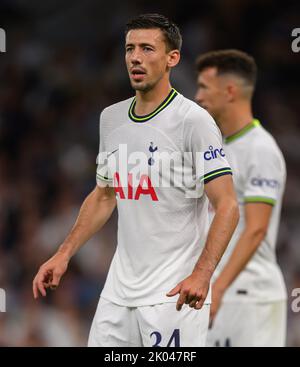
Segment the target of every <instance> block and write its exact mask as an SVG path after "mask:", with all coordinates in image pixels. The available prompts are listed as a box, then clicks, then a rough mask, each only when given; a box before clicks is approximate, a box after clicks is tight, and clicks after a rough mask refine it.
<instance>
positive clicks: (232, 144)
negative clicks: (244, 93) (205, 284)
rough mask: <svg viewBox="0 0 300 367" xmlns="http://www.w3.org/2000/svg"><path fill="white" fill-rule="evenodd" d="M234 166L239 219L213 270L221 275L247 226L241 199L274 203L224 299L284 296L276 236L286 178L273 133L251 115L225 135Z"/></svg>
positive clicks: (278, 298) (227, 149)
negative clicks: (252, 250)
mask: <svg viewBox="0 0 300 367" xmlns="http://www.w3.org/2000/svg"><path fill="white" fill-rule="evenodd" d="M224 150H225V152H226V156H227V159H228V161H229V164H230V165H231V167H232V171H233V174H234V175H233V180H234V185H235V190H236V193H237V196H238V201H239V209H240V220H239V223H238V226H237V228H236V230H235V232H234V234H233V236H232V239H231V241H230V243H229V245H228V247H227V250H226V251H225V254H224V255H223V257H222V259H221V262H220V264H219V266H218V268H217V270H216V272H215V276H218V275H219V274H220V271H221V270H222V269H223V267H224V265H225V263H227V262H228V260H229V257H230V255H231V253H232V251H233V249H234V247H235V245H236V243H237V241H238V240H239V238H240V236H241V234H242V232H243V230H244V228H245V213H244V205H245V203H266V204H269V205H272V206H273V209H272V214H271V218H270V222H269V227H268V230H267V234H266V236H265V238H264V240H263V241H262V243H261V244H260V246H259V247H258V249H257V251H256V252H255V254H254V255H253V257H252V258H251V260H250V261H249V262H248V264H247V266H246V267H245V269H244V270H243V271H242V272H241V273H240V274H239V276H238V277H237V278H236V280H235V281H234V282H233V283H232V285H231V286H230V287H229V288H228V290H227V291H226V293H225V296H224V299H223V301H224V302H243V301H245V302H249V301H254V302H270V301H278V300H284V299H286V288H285V284H284V280H283V276H282V273H281V270H280V268H279V266H278V264H277V261H276V253H275V251H276V249H275V247H276V239H277V232H278V227H279V224H280V212H281V203H282V197H283V193H284V188H285V181H286V167H285V161H284V158H283V155H282V153H281V151H280V149H279V147H278V146H277V144H276V142H275V140H274V138H273V137H272V136H271V134H270V133H268V132H267V131H266V130H265V129H264V128H263V127H262V126H261V124H260V123H259V121H258V120H256V119H255V120H253V121H252V122H251V123H250V124H248V125H247V126H246V127H245V128H244V129H242V130H241V131H240V132H238V133H237V134H234V135H232V136H230V137H227V138H225V139H224Z"/></svg>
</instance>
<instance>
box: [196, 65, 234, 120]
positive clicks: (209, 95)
mask: <svg viewBox="0 0 300 367" xmlns="http://www.w3.org/2000/svg"><path fill="white" fill-rule="evenodd" d="M195 100H196V102H197V103H199V105H200V106H202V107H203V108H205V109H206V110H207V111H208V112H209V113H210V114H211V115H212V117H213V118H214V119H215V120H216V121H218V119H219V118H220V116H221V115H222V112H223V111H224V109H225V107H226V104H227V103H228V99H227V90H226V85H225V84H224V81H223V79H222V77H220V76H218V74H217V69H216V68H214V67H209V68H207V69H204V70H203V71H202V72H200V73H199V74H198V80H197V92H196V96H195Z"/></svg>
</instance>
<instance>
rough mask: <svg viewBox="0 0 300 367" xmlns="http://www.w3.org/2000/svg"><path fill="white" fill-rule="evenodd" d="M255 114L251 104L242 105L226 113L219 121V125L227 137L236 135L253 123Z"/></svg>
mask: <svg viewBox="0 0 300 367" xmlns="http://www.w3.org/2000/svg"><path fill="white" fill-rule="evenodd" d="M252 120H253V114H252V110H251V105H250V104H249V103H241V104H239V105H236V106H234V107H232V108H230V109H228V111H226V112H224V114H223V115H222V116H221V118H220V119H219V121H218V125H219V127H220V130H221V132H222V135H223V136H225V137H228V136H231V135H234V134H236V133H237V132H238V131H240V130H242V129H243V128H244V127H245V126H247V125H248V124H249V123H251V122H252Z"/></svg>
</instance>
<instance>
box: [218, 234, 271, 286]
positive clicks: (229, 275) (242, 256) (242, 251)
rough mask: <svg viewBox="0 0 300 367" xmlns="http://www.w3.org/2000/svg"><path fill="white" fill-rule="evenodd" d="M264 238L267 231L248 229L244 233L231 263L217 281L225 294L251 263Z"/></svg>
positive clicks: (233, 253)
mask: <svg viewBox="0 0 300 367" xmlns="http://www.w3.org/2000/svg"><path fill="white" fill-rule="evenodd" d="M264 237H265V231H264V230H262V229H261V230H256V231H251V230H247V229H246V230H245V231H244V232H243V233H242V235H241V237H240V239H239V241H238V243H237V245H236V247H235V248H234V250H233V252H232V254H231V256H230V258H229V261H228V262H227V264H226V265H225V267H224V269H223V271H222V272H221V274H220V275H219V277H218V278H217V279H216V281H215V286H216V287H217V288H218V289H220V290H222V291H223V292H224V291H225V290H226V289H227V288H228V287H229V286H230V285H231V284H232V282H233V281H234V280H235V279H236V277H237V276H238V275H239V274H240V272H241V271H242V270H243V269H244V268H245V266H246V265H247V263H248V262H249V261H250V259H251V258H252V256H253V255H254V253H255V251H256V250H257V248H258V247H259V245H260V244H261V242H262V240H263V239H264Z"/></svg>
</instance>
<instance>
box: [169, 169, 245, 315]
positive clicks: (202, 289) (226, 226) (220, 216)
mask: <svg viewBox="0 0 300 367" xmlns="http://www.w3.org/2000/svg"><path fill="white" fill-rule="evenodd" d="M205 192H206V195H207V196H208V198H209V200H210V202H211V203H212V205H213V207H214V210H215V212H216V214H215V217H214V220H213V222H212V224H211V227H210V230H209V233H208V237H207V241H206V244H205V247H204V249H203V251H202V254H201V256H200V258H199V260H198V261H197V263H196V265H195V268H194V270H193V272H192V274H191V275H190V276H189V277H187V278H186V279H184V280H183V281H182V282H180V283H179V284H178V285H177V286H176V287H175V288H173V289H172V290H171V291H170V292H169V293H168V296H170V297H172V296H175V295H176V294H180V296H179V298H178V301H177V304H176V308H177V310H178V311H180V310H181V308H182V306H183V304H189V306H190V307H193V308H195V309H197V310H199V309H201V307H202V306H203V303H204V301H205V299H206V296H207V293H208V290H209V283H210V279H211V277H212V274H213V272H214V270H215V268H216V266H217V264H218V263H219V261H220V259H221V257H222V255H223V253H224V251H225V249H226V247H227V245H228V243H229V241H230V238H231V236H232V234H233V232H234V230H235V228H236V225H237V223H238V220H239V211H238V204H237V201H236V195H235V191H234V188H233V182H232V177H231V176H229V175H226V176H221V177H218V178H217V179H215V180H213V181H210V182H209V183H207V184H206V185H205Z"/></svg>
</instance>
